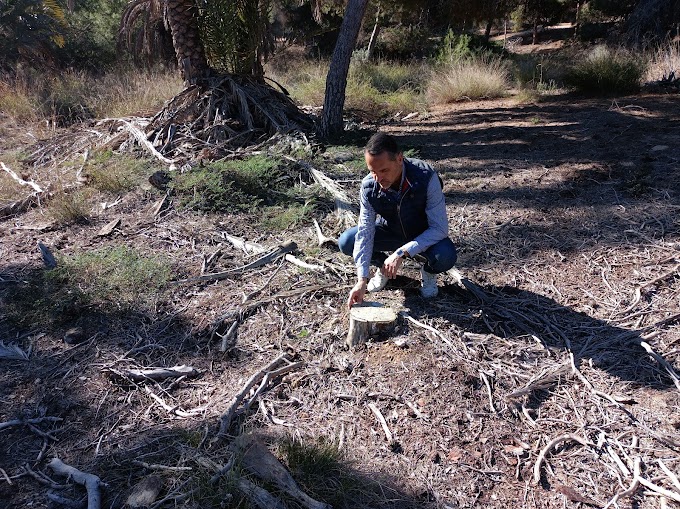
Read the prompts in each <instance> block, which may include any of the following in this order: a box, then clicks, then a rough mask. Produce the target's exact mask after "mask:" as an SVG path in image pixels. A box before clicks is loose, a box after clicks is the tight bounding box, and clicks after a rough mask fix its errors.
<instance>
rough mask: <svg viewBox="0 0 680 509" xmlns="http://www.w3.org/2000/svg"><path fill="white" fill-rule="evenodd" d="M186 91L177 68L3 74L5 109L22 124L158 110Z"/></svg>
mask: <svg viewBox="0 0 680 509" xmlns="http://www.w3.org/2000/svg"><path fill="white" fill-rule="evenodd" d="M180 90H182V81H181V79H179V77H178V76H177V75H176V73H175V72H174V71H172V72H171V71H168V70H154V71H148V72H143V71H139V70H137V69H118V70H114V71H111V72H109V73H108V74H105V75H103V76H101V77H94V76H91V75H89V74H87V73H86V72H84V71H73V70H70V71H66V72H62V73H59V74H46V73H43V74H36V73H35V71H28V70H22V69H19V70H18V71H17V72H16V73H14V74H11V75H10V74H4V75H2V76H0V111H2V112H3V113H4V114H6V115H7V116H9V117H10V118H12V119H13V120H15V121H17V122H34V121H37V120H45V121H49V122H51V123H52V124H54V125H58V126H63V125H70V124H72V123H74V122H78V121H81V120H84V119H88V118H100V117H121V116H128V115H133V114H139V113H140V112H146V113H149V112H155V111H158V110H159V109H160V108H161V107H162V105H163V103H164V102H165V101H166V100H168V99H170V98H171V97H173V96H174V95H175V94H177V93H178V92H179V91H180Z"/></svg>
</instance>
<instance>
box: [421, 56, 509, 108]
mask: <svg viewBox="0 0 680 509" xmlns="http://www.w3.org/2000/svg"><path fill="white" fill-rule="evenodd" d="M508 82H509V71H508V67H507V65H506V64H505V63H504V62H503V61H501V60H500V59H499V58H490V57H478V58H472V59H467V60H461V61H458V62H454V63H452V64H451V65H449V66H447V67H446V68H444V69H443V70H442V71H441V72H438V73H436V74H435V75H434V76H433V77H432V79H431V80H430V84H429V86H428V89H427V97H428V99H429V101H430V102H431V103H434V104H446V103H451V102H455V101H460V100H462V99H470V100H474V99H489V98H494V97H501V96H503V95H504V94H505V92H506V90H507V89H508Z"/></svg>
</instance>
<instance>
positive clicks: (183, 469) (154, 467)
mask: <svg viewBox="0 0 680 509" xmlns="http://www.w3.org/2000/svg"><path fill="white" fill-rule="evenodd" d="M132 463H133V464H134V465H139V466H140V467H144V468H148V469H149V470H166V471H168V472H190V471H192V470H193V468H191V467H171V466H168V465H159V464H157V463H146V462H144V461H139V460H132Z"/></svg>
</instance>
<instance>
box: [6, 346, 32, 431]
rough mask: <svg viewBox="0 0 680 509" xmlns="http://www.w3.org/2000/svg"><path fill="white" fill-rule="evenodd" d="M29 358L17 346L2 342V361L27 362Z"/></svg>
mask: <svg viewBox="0 0 680 509" xmlns="http://www.w3.org/2000/svg"><path fill="white" fill-rule="evenodd" d="M28 358H29V354H28V352H24V351H23V350H22V349H21V348H19V347H18V346H17V345H9V346H7V345H5V343H3V342H2V341H0V359H8V360H18V361H27V360H28ZM0 429H2V428H0Z"/></svg>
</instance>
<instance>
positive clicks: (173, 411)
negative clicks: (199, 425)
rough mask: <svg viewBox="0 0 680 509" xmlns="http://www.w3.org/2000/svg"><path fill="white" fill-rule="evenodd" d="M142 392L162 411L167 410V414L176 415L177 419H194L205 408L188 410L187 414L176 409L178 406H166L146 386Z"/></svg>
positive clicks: (161, 399)
mask: <svg viewBox="0 0 680 509" xmlns="http://www.w3.org/2000/svg"><path fill="white" fill-rule="evenodd" d="M144 390H145V391H146V393H147V394H148V395H149V396H151V398H152V399H153V400H154V401H155V402H156V403H158V404H159V405H160V406H161V407H162V408H163V409H164V410H167V411H168V412H169V413H171V414H173V415H176V416H178V417H184V418H189V417H196V416H197V415H200V414H202V413H203V412H204V411H205V408H195V409H194V410H190V411H189V412H187V411H185V410H182V409H180V408H178V406H170V405H168V404H167V403H166V402H165V401H163V398H161V397H160V396H159V395H157V394H155V393H154V392H153V391H152V390H151V389H150V388H149V386H148V385H145V386H144Z"/></svg>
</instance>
